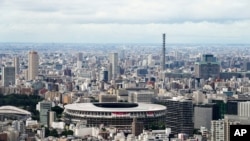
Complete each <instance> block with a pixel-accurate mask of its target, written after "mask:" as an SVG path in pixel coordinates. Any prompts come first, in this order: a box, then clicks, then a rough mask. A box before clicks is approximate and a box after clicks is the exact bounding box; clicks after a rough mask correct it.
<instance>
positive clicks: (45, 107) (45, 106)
mask: <svg viewBox="0 0 250 141" xmlns="http://www.w3.org/2000/svg"><path fill="white" fill-rule="evenodd" d="M39 106H40V107H39V108H40V123H41V124H43V125H46V126H47V125H48V111H49V110H51V106H52V103H51V102H49V101H41V102H40V105H39Z"/></svg>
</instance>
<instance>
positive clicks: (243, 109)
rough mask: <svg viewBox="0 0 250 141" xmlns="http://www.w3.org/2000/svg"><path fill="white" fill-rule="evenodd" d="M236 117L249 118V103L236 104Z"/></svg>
mask: <svg viewBox="0 0 250 141" xmlns="http://www.w3.org/2000/svg"><path fill="white" fill-rule="evenodd" d="M238 115H239V116H242V117H250V101H247V102H238Z"/></svg>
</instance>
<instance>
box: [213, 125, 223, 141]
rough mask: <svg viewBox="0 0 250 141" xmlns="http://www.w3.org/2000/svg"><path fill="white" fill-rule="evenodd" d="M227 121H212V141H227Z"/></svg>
mask: <svg viewBox="0 0 250 141" xmlns="http://www.w3.org/2000/svg"><path fill="white" fill-rule="evenodd" d="M225 126H226V124H225V121H224V120H213V121H211V141H226V140H225Z"/></svg>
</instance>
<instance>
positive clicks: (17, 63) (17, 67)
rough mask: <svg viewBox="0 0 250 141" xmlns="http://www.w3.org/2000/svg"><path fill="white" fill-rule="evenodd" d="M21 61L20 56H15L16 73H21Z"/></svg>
mask: <svg viewBox="0 0 250 141" xmlns="http://www.w3.org/2000/svg"><path fill="white" fill-rule="evenodd" d="M19 65H20V63H19V58H18V57H15V58H14V67H15V74H16V75H17V74H19V71H20V67H19Z"/></svg>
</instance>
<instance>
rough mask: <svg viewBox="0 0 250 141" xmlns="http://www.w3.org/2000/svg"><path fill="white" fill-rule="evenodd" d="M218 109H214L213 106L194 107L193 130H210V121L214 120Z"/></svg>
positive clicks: (214, 106)
mask: <svg viewBox="0 0 250 141" xmlns="http://www.w3.org/2000/svg"><path fill="white" fill-rule="evenodd" d="M218 110H219V109H217V108H216V105H215V104H202V105H201V104H200V105H195V106H194V128H195V129H200V128H201V127H205V128H206V129H208V130H210V129H211V121H212V120H216V116H217V115H216V114H217V113H216V112H217V111H218Z"/></svg>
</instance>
